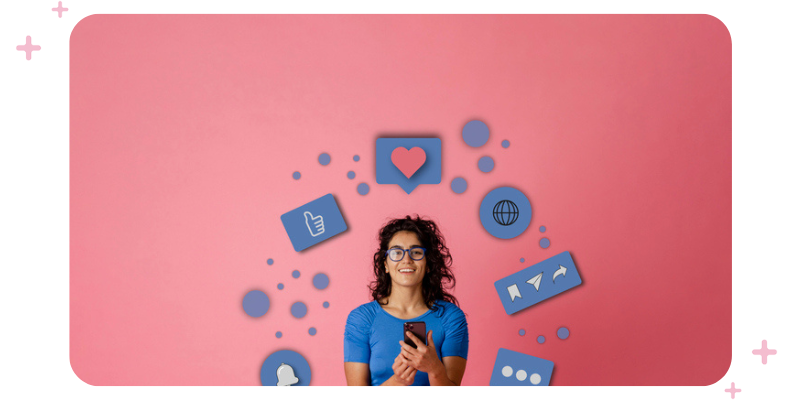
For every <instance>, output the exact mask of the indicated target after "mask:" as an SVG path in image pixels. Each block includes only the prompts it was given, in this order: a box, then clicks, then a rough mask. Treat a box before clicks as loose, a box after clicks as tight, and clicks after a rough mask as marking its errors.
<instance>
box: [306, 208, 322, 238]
mask: <svg viewBox="0 0 800 400" xmlns="http://www.w3.org/2000/svg"><path fill="white" fill-rule="evenodd" d="M303 216H305V218H306V227H308V233H310V234H311V236H314V237H317V236H319V235H322V234H323V233H325V223H324V222H323V219H322V215H317V216H316V217H315V216H314V215H313V214H311V212H309V211H306V212H304V213H303ZM311 222H313V223H314V228H313V229H312V228H311Z"/></svg>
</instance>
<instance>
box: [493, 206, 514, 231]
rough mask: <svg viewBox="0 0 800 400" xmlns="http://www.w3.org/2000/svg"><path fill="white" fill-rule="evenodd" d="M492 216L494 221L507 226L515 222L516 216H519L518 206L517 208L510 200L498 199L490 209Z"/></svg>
mask: <svg viewBox="0 0 800 400" xmlns="http://www.w3.org/2000/svg"><path fill="white" fill-rule="evenodd" d="M492 217H494V222H497V223H498V224H500V225H503V226H509V225H511V224H513V223H514V222H517V218H519V208H517V205H516V204H514V202H512V201H511V200H500V201H498V202H497V204H495V205H494V208H493V209H492Z"/></svg>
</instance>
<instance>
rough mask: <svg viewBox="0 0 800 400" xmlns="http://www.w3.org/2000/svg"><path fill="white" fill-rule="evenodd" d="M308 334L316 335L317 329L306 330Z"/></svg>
mask: <svg viewBox="0 0 800 400" xmlns="http://www.w3.org/2000/svg"><path fill="white" fill-rule="evenodd" d="M308 334H309V335H311V336H314V335H316V334H317V328H308Z"/></svg>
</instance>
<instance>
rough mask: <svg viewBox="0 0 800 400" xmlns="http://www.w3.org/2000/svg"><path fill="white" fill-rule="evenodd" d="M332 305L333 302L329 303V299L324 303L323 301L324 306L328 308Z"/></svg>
mask: <svg viewBox="0 0 800 400" xmlns="http://www.w3.org/2000/svg"><path fill="white" fill-rule="evenodd" d="M330 306H331V303H328V302H327V301H326V302H324V303H322V307H323V308H328V307H330Z"/></svg>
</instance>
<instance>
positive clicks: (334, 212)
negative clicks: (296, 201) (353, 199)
mask: <svg viewBox="0 0 800 400" xmlns="http://www.w3.org/2000/svg"><path fill="white" fill-rule="evenodd" d="M281 222H283V228H284V229H286V233H287V234H288V235H289V240H291V242H292V247H294V250H295V251H303V250H305V249H307V248H309V247H311V246H313V245H315V244H317V243H320V242H322V241H324V240H327V239H330V238H332V237H334V236H336V235H338V234H340V233H342V232H344V231H346V230H347V224H346V223H345V222H344V217H342V212H341V211H339V206H338V205H337V204H336V199H334V198H333V195H332V194H330V193H328V194H326V195H325V196H322V197H320V198H318V199H316V200H314V201H312V202H310V203H308V204H304V205H302V206H300V207H297V208H295V209H294V210H292V211H289V212H287V213H286V214H283V215H281Z"/></svg>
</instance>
